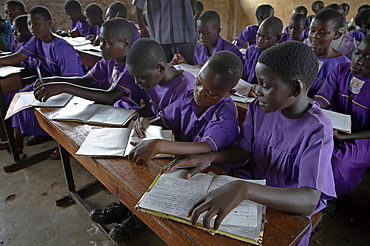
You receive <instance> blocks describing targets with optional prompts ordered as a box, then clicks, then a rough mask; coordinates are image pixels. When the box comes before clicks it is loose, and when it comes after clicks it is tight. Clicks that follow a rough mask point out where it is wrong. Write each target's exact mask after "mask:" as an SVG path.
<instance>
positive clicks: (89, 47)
mask: <svg viewBox="0 0 370 246" xmlns="http://www.w3.org/2000/svg"><path fill="white" fill-rule="evenodd" d="M74 48H75V49H76V50H80V51H96V52H100V51H101V49H100V46H94V45H92V44H90V43H89V44H84V45H80V46H76V47H74Z"/></svg>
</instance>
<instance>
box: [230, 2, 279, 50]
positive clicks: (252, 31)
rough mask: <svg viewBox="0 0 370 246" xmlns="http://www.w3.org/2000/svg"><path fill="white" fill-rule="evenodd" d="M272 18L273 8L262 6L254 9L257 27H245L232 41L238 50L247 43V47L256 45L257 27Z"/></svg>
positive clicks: (266, 5)
mask: <svg viewBox="0 0 370 246" xmlns="http://www.w3.org/2000/svg"><path fill="white" fill-rule="evenodd" d="M271 16H274V8H273V7H272V6H271V5H268V4H263V5H260V6H258V7H257V9H256V18H257V21H258V25H250V26H247V27H246V28H245V29H244V30H243V31H242V32H241V33H240V34H239V35H238V36H237V37H236V38H235V39H234V41H233V44H235V45H236V46H237V47H238V48H242V47H244V46H245V44H246V43H247V42H248V46H251V45H254V44H256V35H257V30H258V27H259V26H260V25H261V23H262V22H263V21H264V20H265V19H267V18H268V17H271Z"/></svg>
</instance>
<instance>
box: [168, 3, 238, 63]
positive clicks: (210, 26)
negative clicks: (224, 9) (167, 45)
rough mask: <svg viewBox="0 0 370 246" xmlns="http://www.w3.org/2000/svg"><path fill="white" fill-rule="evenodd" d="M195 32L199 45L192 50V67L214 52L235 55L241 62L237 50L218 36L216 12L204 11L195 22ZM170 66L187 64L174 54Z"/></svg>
mask: <svg viewBox="0 0 370 246" xmlns="http://www.w3.org/2000/svg"><path fill="white" fill-rule="evenodd" d="M197 32H198V37H199V41H200V43H199V44H197V45H196V46H195V49H194V65H195V66H196V67H198V68H200V67H202V66H203V65H204V63H206V61H207V60H208V59H209V58H210V57H211V56H212V55H213V54H215V53H216V52H219V51H221V50H228V51H231V52H233V53H234V54H236V55H237V56H238V57H239V58H240V60H243V57H242V54H241V53H240V51H239V49H238V48H237V47H236V46H235V45H233V44H232V43H231V42H229V41H228V40H225V39H223V38H222V37H221V36H220V32H221V20H220V16H219V15H218V13H217V12H216V11H212V10H210V11H206V12H204V14H202V15H201V16H200V18H199V20H198V21H197ZM171 63H172V64H180V63H188V62H187V61H186V60H185V58H184V57H183V56H182V55H180V54H175V55H174V58H173V59H172V61H171Z"/></svg>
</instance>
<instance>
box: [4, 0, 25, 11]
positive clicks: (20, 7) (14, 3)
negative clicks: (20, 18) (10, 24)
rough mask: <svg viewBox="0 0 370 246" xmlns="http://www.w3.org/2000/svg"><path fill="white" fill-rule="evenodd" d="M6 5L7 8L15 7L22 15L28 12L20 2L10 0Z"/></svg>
mask: <svg viewBox="0 0 370 246" xmlns="http://www.w3.org/2000/svg"><path fill="white" fill-rule="evenodd" d="M5 5H7V6H15V7H16V8H18V9H19V10H20V11H21V12H22V13H24V12H26V11H27V10H26V5H24V3H23V2H22V1H19V0H9V1H6V2H5Z"/></svg>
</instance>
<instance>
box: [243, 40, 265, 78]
mask: <svg viewBox="0 0 370 246" xmlns="http://www.w3.org/2000/svg"><path fill="white" fill-rule="evenodd" d="M260 54H261V51H260V50H259V49H258V48H257V45H252V46H250V47H249V48H248V49H247V53H246V54H245V59H244V73H243V76H244V77H246V79H247V82H249V83H251V84H257V78H256V72H255V68H256V64H257V62H258V57H259V56H260Z"/></svg>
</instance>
